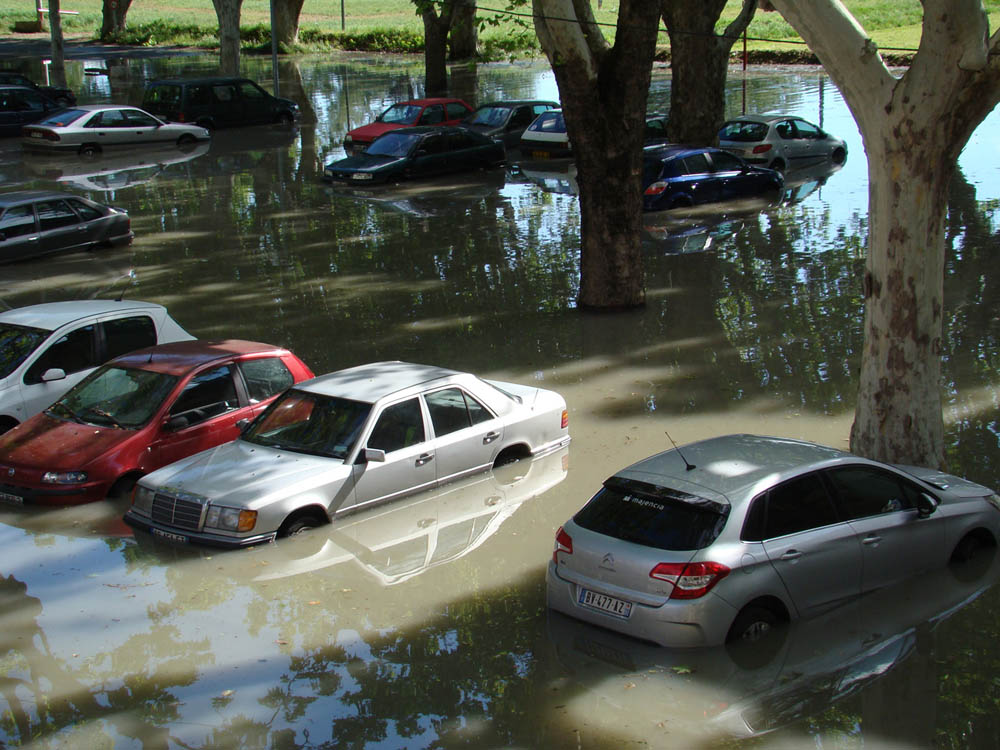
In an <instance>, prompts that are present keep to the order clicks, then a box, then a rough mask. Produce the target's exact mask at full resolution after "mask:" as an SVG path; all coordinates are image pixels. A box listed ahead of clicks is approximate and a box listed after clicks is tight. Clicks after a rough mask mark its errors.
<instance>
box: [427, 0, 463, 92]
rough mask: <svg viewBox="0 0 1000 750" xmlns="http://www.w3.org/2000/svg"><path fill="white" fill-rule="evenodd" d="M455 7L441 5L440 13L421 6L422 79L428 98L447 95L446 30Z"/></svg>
mask: <svg viewBox="0 0 1000 750" xmlns="http://www.w3.org/2000/svg"><path fill="white" fill-rule="evenodd" d="M454 10H455V6H454V4H453V3H451V2H445V3H442V4H441V6H440V13H439V12H438V10H437V9H436V7H435V6H434V5H433V4H430V3H429V4H426V5H424V6H423V11H422V12H421V14H420V15H421V17H422V18H423V20H424V77H425V79H426V80H425V83H424V86H425V89H426V91H427V95H428V96H441V95H442V94H446V93H448V65H447V56H448V30H449V29H450V28H451V21H452V18H453V17H454Z"/></svg>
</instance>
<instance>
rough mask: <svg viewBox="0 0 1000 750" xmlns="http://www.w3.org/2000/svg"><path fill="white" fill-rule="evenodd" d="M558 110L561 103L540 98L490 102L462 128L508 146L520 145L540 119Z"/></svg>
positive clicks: (480, 108)
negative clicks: (523, 135)
mask: <svg viewBox="0 0 1000 750" xmlns="http://www.w3.org/2000/svg"><path fill="white" fill-rule="evenodd" d="M558 107H559V102H553V101H548V100H536V99H530V100H516V101H506V102H489V103H487V104H481V105H480V106H479V107H477V108H476V111H475V112H473V113H472V114H471V115H469V116H468V117H466V118H465V119H464V120H462V127H463V128H468V129H469V130H474V131H475V132H477V133H479V134H480V135H485V136H489V137H490V138H493V139H495V140H498V141H503V143H504V145H505V146H516V145H517V143H518V141H519V140H520V139H521V135H522V134H523V133H524V130H525V128H527V127H528V126H529V125H530V124H531V123H532V122H533V121H534V119H535V118H536V117H538V116H539V115H540V114H542V113H543V112H546V111H548V110H550V109H557V108H558Z"/></svg>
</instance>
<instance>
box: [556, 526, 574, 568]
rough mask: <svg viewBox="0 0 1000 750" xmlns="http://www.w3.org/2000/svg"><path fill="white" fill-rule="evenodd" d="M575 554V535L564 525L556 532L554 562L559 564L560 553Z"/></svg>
mask: <svg viewBox="0 0 1000 750" xmlns="http://www.w3.org/2000/svg"><path fill="white" fill-rule="evenodd" d="M560 552H565V553H566V554H567V555H572V554H573V537H571V536H570V535H569V534H567V533H566V531H565V530H564V529H563V527H562V526H560V527H559V531H557V532H556V548H555V549H554V550H552V562H554V563H556V564H557V565H558V564H559V553H560Z"/></svg>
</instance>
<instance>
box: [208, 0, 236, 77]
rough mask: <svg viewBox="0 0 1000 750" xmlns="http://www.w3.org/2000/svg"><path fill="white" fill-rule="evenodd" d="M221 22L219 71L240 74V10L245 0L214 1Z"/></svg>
mask: <svg viewBox="0 0 1000 750" xmlns="http://www.w3.org/2000/svg"><path fill="white" fill-rule="evenodd" d="M212 4H213V5H214V6H215V16H216V18H217V19H218V20H219V69H220V70H221V71H222V72H223V73H224V74H226V75H231V76H234V75H239V72H240V9H241V8H242V6H243V0H212Z"/></svg>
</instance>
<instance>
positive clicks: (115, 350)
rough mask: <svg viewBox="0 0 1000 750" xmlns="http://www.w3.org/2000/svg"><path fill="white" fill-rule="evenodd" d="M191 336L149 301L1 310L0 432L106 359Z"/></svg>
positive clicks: (55, 304)
mask: <svg viewBox="0 0 1000 750" xmlns="http://www.w3.org/2000/svg"><path fill="white" fill-rule="evenodd" d="M193 338H194V336H192V335H191V334H189V333H188V332H187V331H185V330H184V329H183V328H181V327H180V326H179V325H178V324H177V323H176V322H175V321H174V319H173V318H171V317H170V315H169V314H168V313H167V309H166V308H165V307H163V306H162V305H157V304H154V303H152V302H137V301H132V300H79V301H72V302H47V303H44V304H41V305H30V306H28V307H19V308H16V309H14V310H8V311H6V312H3V313H0V433H3V432H6V431H7V430H9V429H11V428H12V427H16V426H17V425H18V424H20V423H21V422H23V421H24V420H26V419H27V418H28V417H31V416H34V415H35V414H37V413H38V412H40V411H42V409H45V408H46V407H47V406H49V405H50V404H52V403H53V402H55V401H56V399H58V398H59V397H60V396H62V395H63V394H64V393H66V391H68V390H69V389H70V388H71V387H73V386H74V385H76V384H77V383H79V382H80V381H81V380H83V378H84V377H85V376H87V375H88V374H89V373H90V372H92V371H93V370H94V368H96V367H97V366H98V365H101V364H103V363H105V362H107V361H108V360H109V359H114V358H115V357H117V356H118V355H120V354H125V353H126V352H130V351H134V350H135V349H142V348H143V347H147V346H153V345H154V344H164V343H166V342H168V341H187V340H189V339H193Z"/></svg>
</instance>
